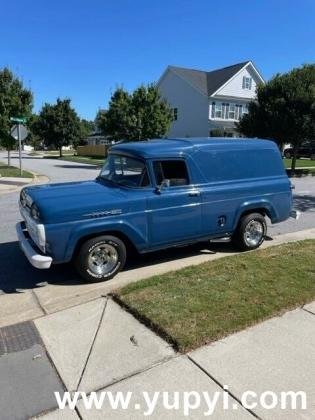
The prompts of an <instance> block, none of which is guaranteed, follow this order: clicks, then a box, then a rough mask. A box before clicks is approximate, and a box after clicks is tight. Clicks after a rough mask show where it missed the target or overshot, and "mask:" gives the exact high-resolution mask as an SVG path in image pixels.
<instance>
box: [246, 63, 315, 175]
mask: <svg viewBox="0 0 315 420" xmlns="http://www.w3.org/2000/svg"><path fill="white" fill-rule="evenodd" d="M238 130H239V131H240V132H241V133H242V134H244V135H246V136H249V137H263V138H269V139H274V140H275V141H276V142H277V143H278V145H279V146H280V147H282V146H283V145H284V144H285V143H290V144H291V145H292V147H293V151H294V157H293V159H292V166H291V169H292V170H295V165H296V155H297V151H298V149H299V147H300V146H301V144H302V143H303V142H304V141H305V140H310V139H314V138H315V65H304V66H303V67H301V68H297V69H293V70H292V71H290V72H288V73H285V74H282V75H280V74H278V75H276V76H275V77H273V78H272V79H271V80H270V81H269V82H267V83H266V85H261V86H259V87H258V90H257V102H251V103H250V104H249V112H248V114H247V115H246V114H245V115H244V116H243V118H242V119H241V121H240V122H239V123H238Z"/></svg>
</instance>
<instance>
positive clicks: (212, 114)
mask: <svg viewBox="0 0 315 420" xmlns="http://www.w3.org/2000/svg"><path fill="white" fill-rule="evenodd" d="M214 108H215V102H212V105H211V118H212V119H214Z"/></svg>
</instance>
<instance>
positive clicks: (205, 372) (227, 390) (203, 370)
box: [186, 354, 262, 420]
mask: <svg viewBox="0 0 315 420" xmlns="http://www.w3.org/2000/svg"><path fill="white" fill-rule="evenodd" d="M186 356H187V358H188V360H190V361H191V363H193V364H194V365H195V366H196V367H197V368H199V369H200V370H201V371H202V372H203V373H204V374H205V375H207V376H208V377H209V378H210V379H211V380H212V381H213V382H215V383H216V384H217V385H218V386H219V387H220V388H221V389H222V390H223V391H224V392H227V393H228V394H229V396H230V397H231V398H233V399H234V400H235V401H237V402H238V403H239V405H240V406H241V407H243V408H244V410H245V411H247V412H248V413H250V414H251V415H252V416H253V417H255V418H256V419H259V420H262V418H261V417H259V416H258V415H257V414H256V413H255V412H254V411H252V410H251V409H250V408H246V407H244V406H243V405H242V402H241V400H240V399H239V398H238V397H237V396H236V395H234V394H233V393H232V392H231V391H230V390H229V389H225V388H224V386H223V385H222V384H221V383H220V382H219V381H218V380H217V379H216V378H214V377H213V376H212V375H211V374H210V373H209V372H207V371H206V369H204V368H203V367H202V366H201V365H200V364H199V363H198V362H196V361H195V360H194V359H192V358H191V357H190V356H189V355H188V354H187V355H186Z"/></svg>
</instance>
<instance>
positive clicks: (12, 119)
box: [10, 117, 27, 124]
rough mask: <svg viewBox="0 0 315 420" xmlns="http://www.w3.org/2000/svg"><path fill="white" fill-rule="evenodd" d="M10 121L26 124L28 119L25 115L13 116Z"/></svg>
mask: <svg viewBox="0 0 315 420" xmlns="http://www.w3.org/2000/svg"><path fill="white" fill-rule="evenodd" d="M10 121H11V122H14V123H17V124H25V123H26V121H27V119H26V118H25V117H11V118H10Z"/></svg>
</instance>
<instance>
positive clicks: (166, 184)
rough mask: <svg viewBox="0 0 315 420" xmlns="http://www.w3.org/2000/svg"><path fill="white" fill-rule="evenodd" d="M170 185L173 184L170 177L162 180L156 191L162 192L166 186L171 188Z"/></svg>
mask: <svg viewBox="0 0 315 420" xmlns="http://www.w3.org/2000/svg"><path fill="white" fill-rule="evenodd" d="M170 185H171V181H170V180H169V179H163V181H162V182H161V184H160V185H159V186H158V187H156V192H157V193H158V194H160V193H161V191H162V190H163V189H164V188H169V187H170Z"/></svg>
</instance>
